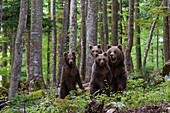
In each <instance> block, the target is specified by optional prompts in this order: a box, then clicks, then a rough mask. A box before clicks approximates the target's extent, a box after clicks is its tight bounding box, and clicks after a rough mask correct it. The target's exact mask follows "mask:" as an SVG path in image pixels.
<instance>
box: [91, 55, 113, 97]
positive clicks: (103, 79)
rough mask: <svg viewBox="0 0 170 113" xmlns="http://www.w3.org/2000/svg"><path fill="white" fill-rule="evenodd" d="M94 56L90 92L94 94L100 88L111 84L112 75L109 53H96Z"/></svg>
mask: <svg viewBox="0 0 170 113" xmlns="http://www.w3.org/2000/svg"><path fill="white" fill-rule="evenodd" d="M94 57H95V60H94V64H93V67H92V75H91V80H90V94H94V93H95V92H96V91H98V90H99V89H100V90H103V89H107V88H108V86H109V85H110V79H109V78H110V77H111V70H110V67H109V65H108V56H107V53H103V54H96V55H95V56H94ZM106 93H107V92H106Z"/></svg>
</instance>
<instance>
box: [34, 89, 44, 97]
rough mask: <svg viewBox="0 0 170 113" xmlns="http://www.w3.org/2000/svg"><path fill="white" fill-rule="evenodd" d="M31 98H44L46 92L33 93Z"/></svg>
mask: <svg viewBox="0 0 170 113" xmlns="http://www.w3.org/2000/svg"><path fill="white" fill-rule="evenodd" d="M31 96H32V97H44V96H45V92H44V91H43V90H38V91H35V92H32V93H31Z"/></svg>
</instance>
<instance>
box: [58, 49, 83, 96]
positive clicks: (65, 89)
mask: <svg viewBox="0 0 170 113" xmlns="http://www.w3.org/2000/svg"><path fill="white" fill-rule="evenodd" d="M63 57H64V61H65V65H64V67H63V70H62V77H61V86H60V98H61V99H64V98H65V97H66V96H67V95H68V94H69V92H70V91H71V90H77V88H76V83H78V85H79V87H80V89H84V87H83V86H82V83H81V79H80V74H79V71H78V68H77V66H76V53H75V52H74V51H73V52H72V53H66V52H64V53H63Z"/></svg>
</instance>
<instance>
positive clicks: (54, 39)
mask: <svg viewBox="0 0 170 113" xmlns="http://www.w3.org/2000/svg"><path fill="white" fill-rule="evenodd" d="M55 2H56V0H51V21H52V54H51V57H52V60H51V81H52V85H53V86H56V54H57V53H56V44H57V32H56V13H55V12H56V8H55V7H56V6H55V4H56V3H55Z"/></svg>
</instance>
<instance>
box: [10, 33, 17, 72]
mask: <svg viewBox="0 0 170 113" xmlns="http://www.w3.org/2000/svg"><path fill="white" fill-rule="evenodd" d="M15 39H16V32H15V31H14V30H12V39H11V45H10V50H11V51H10V56H11V60H10V64H11V69H12V67H13V64H14V55H15Z"/></svg>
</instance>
